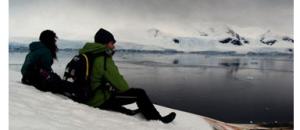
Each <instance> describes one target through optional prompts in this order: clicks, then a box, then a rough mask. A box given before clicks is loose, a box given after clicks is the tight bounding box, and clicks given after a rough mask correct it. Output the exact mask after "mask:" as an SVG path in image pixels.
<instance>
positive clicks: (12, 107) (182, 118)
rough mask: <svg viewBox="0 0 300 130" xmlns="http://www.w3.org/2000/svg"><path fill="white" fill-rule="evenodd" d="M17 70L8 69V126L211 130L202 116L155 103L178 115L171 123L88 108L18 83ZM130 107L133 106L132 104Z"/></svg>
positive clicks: (16, 129) (39, 129)
mask: <svg viewBox="0 0 300 130" xmlns="http://www.w3.org/2000/svg"><path fill="white" fill-rule="evenodd" d="M20 78H21V75H20V73H19V72H15V71H10V82H9V122H10V123H9V127H10V129H12V130H20V129H28V130H29V129H36V130H43V129H51V130H54V129H59V130H67V129H68V130H83V129H88V130H96V129H102V130H103V129H111V130H124V129H127V130H131V129H139V130H142V129H143V130H144V129H145V130H146V129H147V130H148V129H149V130H150V129H151V130H152V129H159V130H167V129H169V130H187V129H189V130H212V129H213V128H212V127H211V126H210V125H209V124H208V123H207V122H206V121H205V120H204V118H202V117H201V116H198V115H194V114H191V113H187V112H183V111H178V110H174V109H169V108H166V107H162V106H158V105H156V107H157V108H158V110H159V111H160V112H161V113H162V114H167V113H168V112H171V111H175V112H176V113H177V118H176V119H175V121H174V122H172V123H170V124H163V123H161V122H160V121H146V120H144V119H143V118H142V115H137V116H127V115H124V114H120V113H115V112H109V111H104V110H100V109H97V108H92V107H88V106H86V105H83V104H79V103H76V102H73V101H72V100H70V99H67V98H65V97H62V96H58V95H54V94H52V93H49V92H41V91H39V90H37V89H35V88H33V87H31V86H26V85H23V84H21V83H20ZM129 107H136V106H135V105H134V104H133V105H131V106H129Z"/></svg>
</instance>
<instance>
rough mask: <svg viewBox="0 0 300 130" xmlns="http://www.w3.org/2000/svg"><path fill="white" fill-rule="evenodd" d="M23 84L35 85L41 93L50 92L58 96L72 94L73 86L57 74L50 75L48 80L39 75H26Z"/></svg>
mask: <svg viewBox="0 0 300 130" xmlns="http://www.w3.org/2000/svg"><path fill="white" fill-rule="evenodd" d="M22 83H24V84H27V85H33V86H34V87H35V88H37V89H39V90H41V91H50V92H53V93H57V94H63V95H64V94H65V93H66V92H70V93H72V91H73V90H72V89H73V87H72V86H73V84H72V83H71V82H68V81H65V80H62V79H61V78H60V77H59V76H58V75H57V74H55V73H50V74H49V76H48V78H44V77H43V76H41V75H39V74H35V73H33V74H31V75H25V76H23V77H22Z"/></svg>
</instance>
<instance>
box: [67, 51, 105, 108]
mask: <svg viewBox="0 0 300 130" xmlns="http://www.w3.org/2000/svg"><path fill="white" fill-rule="evenodd" d="M98 56H104V70H106V55H105V53H100V54H88V53H86V54H79V55H76V56H74V57H73V59H72V60H71V61H70V62H69V63H68V64H67V66H66V69H65V73H64V80H66V81H69V82H71V83H73V90H72V93H69V95H67V96H68V97H70V98H71V99H73V100H75V101H77V102H81V103H85V102H87V101H88V100H89V99H90V98H91V97H92V96H93V92H92V89H91V86H90V81H91V79H90V75H91V72H92V67H93V63H94V60H95V58H96V57H98Z"/></svg>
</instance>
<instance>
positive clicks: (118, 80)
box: [104, 58, 129, 92]
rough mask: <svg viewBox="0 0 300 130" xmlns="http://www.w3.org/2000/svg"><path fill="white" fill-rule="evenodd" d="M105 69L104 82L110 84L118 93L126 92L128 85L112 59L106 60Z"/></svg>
mask: <svg viewBox="0 0 300 130" xmlns="http://www.w3.org/2000/svg"><path fill="white" fill-rule="evenodd" d="M106 67H107V69H106V71H105V73H104V76H105V78H106V80H108V81H109V82H110V84H111V85H112V86H113V87H114V88H116V89H117V90H118V92H124V91H126V90H128V88H129V87H128V84H127V82H126V80H125V79H124V77H123V76H122V75H121V74H120V72H119V70H118V67H117V66H116V64H115V63H114V61H113V60H112V58H107V61H106Z"/></svg>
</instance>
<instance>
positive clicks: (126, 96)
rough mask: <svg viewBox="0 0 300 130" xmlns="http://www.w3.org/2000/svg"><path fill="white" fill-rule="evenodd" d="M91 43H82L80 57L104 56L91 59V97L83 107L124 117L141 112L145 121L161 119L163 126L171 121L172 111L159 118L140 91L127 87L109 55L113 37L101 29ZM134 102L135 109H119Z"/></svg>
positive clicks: (173, 115)
mask: <svg viewBox="0 0 300 130" xmlns="http://www.w3.org/2000/svg"><path fill="white" fill-rule="evenodd" d="M94 40H95V42H94V43H86V44H85V46H84V47H83V48H82V49H80V51H79V53H80V54H85V53H89V54H97V53H105V55H104V56H103V55H101V56H98V57H96V58H95V59H94V62H93V65H92V73H91V76H90V77H91V79H90V81H91V83H90V85H91V88H92V93H93V94H92V95H93V96H92V97H91V98H90V100H89V101H88V102H87V104H88V105H90V106H93V107H98V108H100V109H105V110H112V111H118V112H121V113H125V114H128V115H134V114H136V113H138V112H141V113H142V114H143V115H144V116H145V118H146V119H147V120H161V121H162V122H164V123H169V122H171V121H173V120H174V119H175V116H176V114H175V113H174V112H171V113H170V114H168V115H167V116H164V117H163V116H161V115H160V114H159V112H158V111H157V110H156V108H155V107H154V105H153V104H152V102H151V100H150V99H149V97H148V96H147V94H146V92H145V91H144V90H143V89H140V88H129V87H128V84H127V82H126V80H125V79H124V77H123V76H122V75H121V74H120V72H119V70H118V67H117V66H116V64H115V62H114V61H113V57H112V56H113V54H114V48H115V47H114V44H115V42H116V40H115V39H114V36H113V35H112V34H111V33H110V32H108V31H107V30H104V29H102V28H101V29H100V30H99V31H98V32H97V33H96V35H95V37H94ZM107 86H109V87H107ZM134 102H136V104H137V106H138V109H137V110H129V109H126V108H125V107H123V105H126V104H131V103H134Z"/></svg>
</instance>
